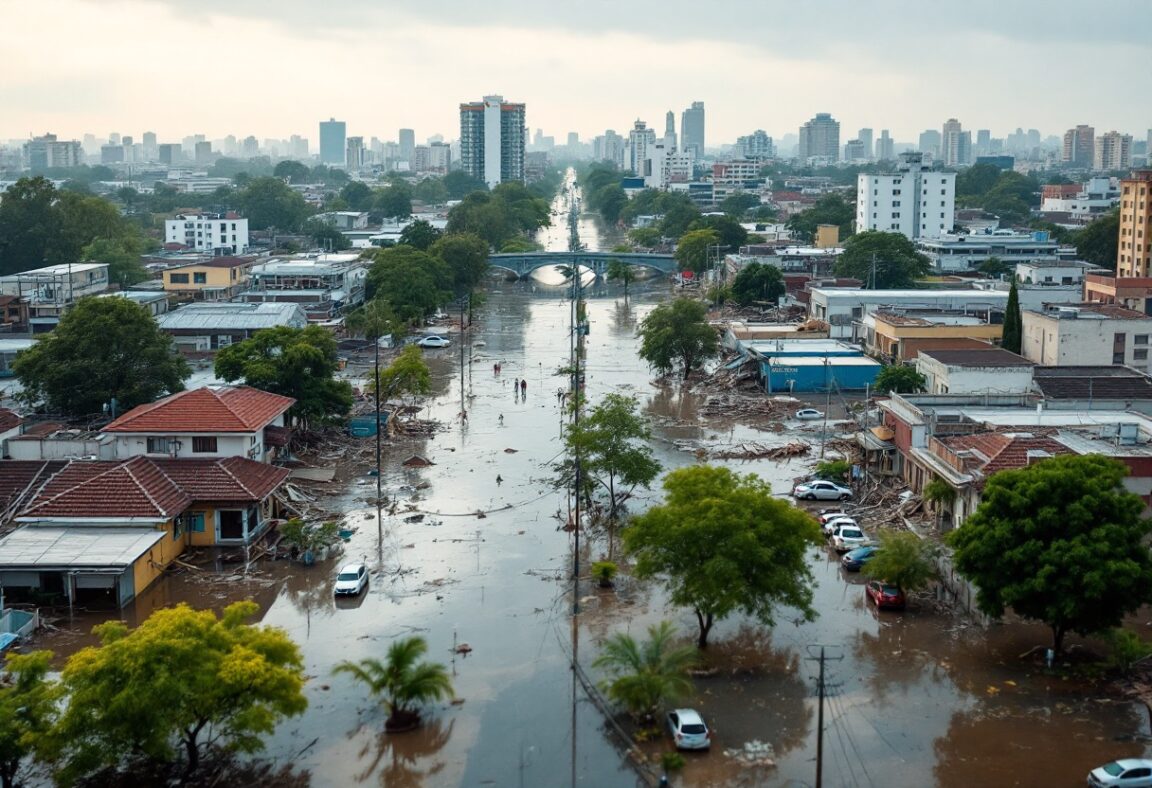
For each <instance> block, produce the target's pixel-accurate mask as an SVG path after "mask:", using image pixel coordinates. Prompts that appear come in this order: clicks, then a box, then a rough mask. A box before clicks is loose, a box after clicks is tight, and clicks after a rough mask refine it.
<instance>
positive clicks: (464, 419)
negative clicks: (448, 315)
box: [460, 296, 468, 425]
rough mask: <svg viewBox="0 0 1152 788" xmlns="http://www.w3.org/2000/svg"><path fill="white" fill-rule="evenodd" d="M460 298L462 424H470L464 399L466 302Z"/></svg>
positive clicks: (466, 403) (463, 298)
mask: <svg viewBox="0 0 1152 788" xmlns="http://www.w3.org/2000/svg"><path fill="white" fill-rule="evenodd" d="M465 298H466V296H463V297H461V298H460V422H461V425H463V424H467V423H468V401H467V400H466V399H464V300H465Z"/></svg>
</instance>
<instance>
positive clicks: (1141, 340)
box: [1132, 334, 1148, 345]
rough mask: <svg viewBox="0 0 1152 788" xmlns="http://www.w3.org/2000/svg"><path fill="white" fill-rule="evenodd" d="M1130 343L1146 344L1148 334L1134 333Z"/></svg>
mask: <svg viewBox="0 0 1152 788" xmlns="http://www.w3.org/2000/svg"><path fill="white" fill-rule="evenodd" d="M1132 344H1133V345H1147V344H1148V335H1147V334H1134V335H1133V336H1132Z"/></svg>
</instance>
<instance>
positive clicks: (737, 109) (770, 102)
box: [0, 0, 1152, 148]
mask: <svg viewBox="0 0 1152 788" xmlns="http://www.w3.org/2000/svg"><path fill="white" fill-rule="evenodd" d="M681 5H685V6H686V4H685V3H682V2H680V0H674V2H672V3H671V4H670V7H671V8H672V9H673V10H675V8H677V7H679V6H681ZM737 5H739V6H740V7H741V8H743V4H738V3H736V2H735V0H721V2H719V3H717V4H714V5H713V6H711V7H710V8H709V13H710V17H709V18H711V19H714V20H716V21H715V22H714V23H713V24H706V23H705V24H693V25H684V24H681V21H682V20H683V18H684V17H683V16H682V15H679V16H678V15H677V14H676V13H668V14H664V15H659V17H663V18H658V17H652V16H651V15H647V16H644V17H643V18H644V24H632V23H631V22H630V20H632V18H633V17H635V16H637V14H638V11H640V10H642V9H635V8H632V7H629V8H627V9H621V13H620V14H583V13H577V11H576V10H575V9H572V8H540V7H538V6H536V5H531V6H530V5H529V4H527V3H524V2H522V1H521V0H505V2H502V3H501V2H498V3H494V4H486V5H485V6H484V7H483V8H482V9H479V8H473V7H471V6H469V5H467V4H459V3H449V4H448V6H447V7H445V8H442V9H438V14H439V16H438V17H437V19H435V20H433V19H429V18H428V15H427V9H426V7H423V6H420V7H418V6H416V5H415V4H414V3H410V2H408V0H398V2H396V3H392V4H389V8H388V9H386V12H387V15H385V11H382V10H380V9H378V8H377V7H376V6H375V5H373V4H371V3H368V2H366V1H365V0H343V2H339V3H337V4H335V7H333V4H329V6H326V7H325V10H326V11H327V13H324V14H321V15H317V12H316V7H315V6H314V5H313V4H306V3H302V2H297V1H295V0H289V1H288V2H282V3H277V4H272V3H269V2H266V0H241V2H233V3H225V2H223V0H206V1H205V2H202V3H198V4H197V6H196V10H195V12H193V11H190V10H188V9H186V8H184V7H183V6H182V5H181V4H178V3H176V2H174V0H130V1H129V2H126V3H121V4H117V5H115V6H107V5H106V4H102V3H97V2H95V0H46V3H45V4H41V5H38V6H36V7H34V8H33V7H29V6H27V5H26V4H18V3H15V2H11V0H0V10H3V11H4V14H5V19H6V21H8V22H9V23H10V24H11V25H12V28H11V29H22V30H26V31H30V32H35V31H37V30H40V29H42V28H43V27H44V20H45V19H49V18H51V19H52V20H53V23H52V28H51V31H50V33H46V34H45V35H25V36H14V37H13V40H12V41H11V42H10V45H9V47H8V52H7V53H6V58H7V61H8V65H9V68H8V69H7V71H8V73H7V75H6V79H5V81H4V84H3V85H0V106H4V107H5V112H4V113H3V117H2V118H0V138H4V139H26V138H28V137H29V136H30V135H32V134H43V133H45V132H49V131H50V132H54V133H56V134H59V135H60V136H61V137H62V138H79V137H80V136H82V135H83V134H84V133H93V134H96V135H98V136H102V135H105V134H108V133H110V132H117V131H118V132H120V133H123V134H135V135H139V134H140V133H142V132H143V131H146V130H147V131H155V132H157V133H158V134H159V136H160V137H161V138H163V139H164V140H166V141H174V138H178V137H182V136H185V135H188V134H195V133H200V134H204V135H205V136H206V137H208V138H219V137H224V136H226V135H228V134H243V135H247V134H252V135H255V136H257V137H259V138H269V137H270V138H280V137H287V136H289V135H290V134H301V135H303V136H308V137H310V138H313V147H314V148H315V138H314V134H315V129H316V123H317V122H318V121H319V120H320V119H327V118H328V117H331V116H335V117H337V118H339V119H342V120H344V121H346V122H347V124H348V133H349V134H354V135H362V136H364V137H365V138H369V137H372V136H378V137H380V138H382V139H389V140H391V139H395V135H396V132H397V130H398V129H399V128H401V127H403V128H410V129H415V131H416V137H417V138H418V139H424V138H427V137H429V136H432V135H434V134H444V135H445V137H447V138H453V137H455V136H456V135H455V133H454V131H455V129H456V127H457V119H456V108H457V106H458V103H459V102H460V101H466V100H469V98H470V97H472V96H477V95H489V94H492V93H501V94H503V95H506V96H515V97H516V100H517V101H522V102H524V103H525V104H526V105H527V107H528V111H527V118H526V121H527V125H528V126H529V128H531V129H537V128H543V129H546V130H547V131H548V132H549V133H551V134H554V135H555V136H557V137H558V138H561V137H563V136H564V135H566V133H567V132H569V131H576V132H577V133H579V135H580V137H581V139H583V140H585V141H587V140H590V139H591V138H593V137H594V136H595V135H597V134H601V133H603V132H604V131H605V130H606V129H614V130H616V131H617V132H618V133H620V132H626V131H627V129H628V128H630V126H631V123H632V122H633V121H634V120H635V119H636V118H638V117H639V118H640V119H643V120H646V121H647V122H648V124H649V125H650V126H651V127H657V128H659V127H660V126H661V123H660V121H661V119H662V117H663V115H664V114H665V113H666V112H667V111H668V110H672V111H674V112H676V113H677V114H679V113H680V112H682V111H683V110H684V109H685V108H686V107H689V106H691V103H692V102H693V101H703V102H704V104H705V106H706V108H707V116H708V117H707V135H708V144H709V145H710V146H715V145H717V144H721V143H731V142H735V140H736V138H737V137H739V136H743V135H747V134H749V133H751V132H753V131H754V130H756V129H761V128H762V129H766V130H768V131H769V133H770V134H771V135H772V136H774V137H777V138H779V137H782V136H783V135H785V134H790V133H795V132H796V130H797V129H798V128H799V127H800V125H801V124H802V123H804V122H805V121H806V120H808V119H809V118H811V117H813V116H814V115H815V114H817V113H820V112H828V113H831V114H832V115H833V117H834V118H835V119H836V120H838V121H839V122H841V123H842V124H843V128H845V129H854V128H859V127H870V128H888V129H890V130H891V135H892V137H893V138H894V139H897V140H901V141H912V140H915V139H916V138H917V136H918V135H919V133H920V132H921V131H923V130H924V129H926V128H937V129H938V128H940V127H941V125H942V124H943V122H944V121H945V120H947V119H948V118H951V117H955V118H957V119H959V120H960V121H961V122H962V123H963V125H964V128H965V129H973V130H977V129H991V130H992V134H993V136H997V137H1002V136H1005V135H1006V134H1008V133H1009V132H1011V131H1012V130H1014V129H1015V128H1016V127H1023V128H1039V129H1041V130H1043V131H1044V133H1045V135H1059V134H1062V133H1063V132H1064V131H1065V130H1067V129H1069V128H1074V127H1075V126H1077V125H1078V124H1089V125H1092V126H1094V127H1095V128H1096V129H1097V131H1098V132H1105V131H1109V130H1112V129H1115V130H1117V131H1120V132H1122V133H1131V134H1134V135H1136V136H1137V137H1138V138H1139V137H1142V136H1143V135H1144V133H1145V132H1146V130H1147V129H1148V128H1149V127H1152V113H1149V112H1148V110H1147V107H1146V105H1143V104H1142V103H1141V102H1139V101H1133V100H1132V98H1131V97H1132V96H1138V95H1144V94H1146V93H1148V92H1149V90H1150V89H1152V69H1149V68H1148V67H1147V64H1148V62H1149V61H1150V59H1152V58H1150V57H1149V51H1150V50H1149V47H1148V45H1147V44H1146V43H1145V42H1144V41H1142V40H1141V38H1140V36H1141V32H1140V31H1143V30H1146V29H1147V28H1148V26H1149V24H1152V6H1149V5H1148V4H1146V3H1141V2H1138V0H1130V1H1128V2H1121V3H1119V5H1120V6H1122V8H1121V9H1119V13H1113V14H1109V15H1086V14H1083V13H1082V7H1080V6H1073V5H1072V4H1071V3H1045V4H1040V3H1032V2H1029V3H1019V4H1013V5H1012V6H1011V7H1008V8H1004V7H1002V5H1003V4H1001V6H993V5H992V4H991V3H989V2H984V0H981V1H980V2H976V3H975V4H974V8H973V11H972V13H966V14H965V16H964V19H961V20H956V21H954V22H953V21H950V22H949V27H948V28H946V29H941V28H940V27H939V26H934V27H931V28H929V27H928V26H927V25H926V23H925V22H924V21H923V20H922V17H923V14H924V10H923V8H922V7H921V6H920V5H919V4H915V3H911V2H906V0H893V2H892V3H891V4H890V8H889V9H888V10H889V11H890V12H891V13H889V14H886V15H885V14H880V15H874V17H868V18H863V17H862V18H861V19H858V20H857V19H853V18H852V9H853V8H855V6H853V5H852V4H849V3H847V2H843V1H839V2H834V3H832V4H831V6H829V4H822V5H821V7H820V8H819V9H808V8H791V7H789V9H788V11H787V16H786V17H779V16H774V15H773V14H772V13H771V12H769V11H764V12H762V13H761V14H760V15H747V14H746V16H752V18H751V19H750V20H749V21H748V22H747V23H745V22H744V21H743V20H742V22H741V24H740V25H738V26H735V25H730V24H728V23H726V22H725V21H724V20H725V19H727V18H730V17H729V16H727V15H726V14H725V11H726V9H727V10H731V11H734V10H736V6H737ZM729 6H732V8H731V9H729V8H728V7H729ZM983 6H987V10H988V11H989V12H990V13H988V14H984V13H982V12H980V8H981V7H983ZM666 7H667V6H666ZM783 8H784V7H783V6H781V9H783ZM529 9H530V10H531V11H532V12H531V13H527V11H528V10H529ZM744 10H745V11H746V10H747V9H746V8H745V9H744ZM992 11H994V12H995V13H991V12H992ZM1066 12H1067V13H1066ZM695 13H696V14H697V15H698V11H696V12H695ZM985 16H988V17H989V18H990V19H989V20H984V19H983V17H985ZM585 17H590V18H591V19H587V18H585ZM835 18H839V19H841V20H842V21H845V20H848V21H852V24H850V25H832V24H827V22H828V20H830V19H835ZM1118 20H1124V21H1123V22H1122V23H1121V22H1120V21H1118ZM633 21H635V20H633ZM817 21H822V22H823V23H824V24H816V22H817ZM376 22H379V24H378V25H377V24H375V23H376ZM154 31H165V32H164V34H162V35H160V34H155V33H154ZM637 31H643V32H642V33H640V32H637ZM111 40H130V41H131V45H130V46H122V47H121V46H117V47H111V46H109V45H108V42H109V41H111ZM220 40H227V41H228V42H231V43H229V44H228V45H221V46H216V47H212V46H209V47H207V48H205V47H204V44H205V43H206V42H212V41H220ZM894 40H899V42H900V45H899V46H893V45H892V42H893V41H894ZM785 41H787V43H788V46H783V45H782V44H783V43H784V42H785ZM182 43H186V44H187V45H188V46H190V47H194V48H195V47H200V49H199V50H198V51H201V52H206V53H208V54H210V55H211V58H212V64H211V67H207V66H206V67H205V68H204V73H205V75H206V79H207V80H208V82H209V84H210V83H211V81H212V75H214V74H219V75H223V77H221V79H222V82H224V83H227V84H229V85H230V86H231V87H230V89H229V90H224V91H218V92H213V93H212V100H211V102H210V104H209V105H207V106H201V105H199V104H196V105H195V107H193V108H190V107H189V105H188V103H187V102H186V101H185V100H184V99H183V98H182V96H183V93H182V91H183V90H185V88H181V89H180V90H176V91H174V90H173V82H172V80H171V76H170V73H171V72H170V70H168V69H164V68H154V67H148V65H147V64H149V63H154V64H155V63H163V62H164V59H165V58H167V57H170V53H171V52H172V51H173V48H174V47H179V46H180V45H181V44H182ZM46 44H50V45H46ZM942 44H946V46H942ZM1071 47H1075V51H1076V54H1077V61H1078V62H1085V63H1090V64H1091V63H1096V64H1098V68H1095V69H1094V68H1087V69H1079V68H1077V69H1070V68H1061V66H1060V63H1061V62H1062V61H1061V59H1060V58H1055V57H1053V54H1054V53H1058V52H1060V51H1062V50H1063V49H1064V48H1071ZM565 52H571V53H574V54H573V56H572V57H567V56H565V55H563V54H561V53H565ZM686 52H690V53H691V57H685V56H684V55H685V53H686ZM509 53H515V56H509ZM781 53H789V54H781ZM942 53H944V54H942ZM526 63H528V64H531V67H527V68H526V67H525V64H526ZM700 63H713V64H718V63H723V64H724V65H723V67H724V76H723V78H719V77H718V76H717V74H716V72H715V69H713V68H708V69H702V68H699V64H700ZM645 72H651V73H652V74H653V75H656V74H659V75H660V78H659V79H655V78H654V79H652V80H651V82H650V83H649V84H644V83H641V84H644V87H643V89H642V90H637V88H636V84H637V83H636V82H635V81H633V80H625V79H621V77H620V75H621V74H624V73H632V74H643V73H645ZM370 74H384V75H387V74H398V75H403V78H392V79H389V78H386V79H384V80H370V79H369V78H368V77H369V75H370ZM1102 74H1104V75H1106V74H1124V75H1125V77H1124V79H1123V80H1110V79H1106V78H1102V76H1101V75H1102ZM765 75H771V80H770V83H769V84H770V86H771V87H770V90H768V92H767V93H766V92H765V91H766V88H765V87H764V85H765V82H764V77H765ZM337 77H343V78H339V79H338V78H337ZM197 81H198V82H200V80H199V78H198V80H197ZM237 85H239V86H240V88H239V89H237ZM257 95H258V96H259V97H260V100H259V101H254V100H252V99H253V96H257ZM166 96H167V97H168V99H167V100H166V99H165V97H166ZM752 96H758V97H760V98H761V99H762V100H763V106H764V109H763V110H756V109H752V108H750V102H749V97H752ZM1072 98H1074V101H1073V100H1072ZM752 106H753V107H754V106H755V103H752Z"/></svg>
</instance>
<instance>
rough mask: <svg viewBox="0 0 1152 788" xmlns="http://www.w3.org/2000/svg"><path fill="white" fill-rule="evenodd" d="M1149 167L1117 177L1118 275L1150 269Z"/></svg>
mask: <svg viewBox="0 0 1152 788" xmlns="http://www.w3.org/2000/svg"><path fill="white" fill-rule="evenodd" d="M1150 198H1152V170H1137V171H1136V172H1134V173H1132V175H1131V176H1130V177H1128V178H1124V179H1123V180H1121V181H1120V243H1119V248H1118V249H1117V250H1116V273H1117V274H1118V275H1120V276H1122V277H1128V276H1137V277H1142V276H1148V275H1149V272H1152V243H1149V242H1148V239H1149V238H1152V199H1150Z"/></svg>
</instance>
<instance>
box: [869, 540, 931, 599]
mask: <svg viewBox="0 0 1152 788" xmlns="http://www.w3.org/2000/svg"><path fill="white" fill-rule="evenodd" d="M934 553H935V547H934V545H933V543H932V542H929V541H927V540H925V539H921V538H920V537H919V536H917V535H916V534H913V533H909V532H908V531H884V532H882V533H881V534H880V549H879V550H877V551H876V554H875V555H873V556H872V559H871V560H870V561H869V562H868V563H867V564H865V565H864V569H863V572H864V574H865V575H867V576H868V577H871V578H874V579H876V580H883V581H884V582H886V583H891V584H892V585H894V586H896V587H897V588H900V589H902V590H904V591H919V590H920V589H921V588H924V587H925V586H927V585H928V584H929V583H931V582H932V581H933V580H935V579H936V575H937V572H936V564H935V562H934V561H933V556H934Z"/></svg>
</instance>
